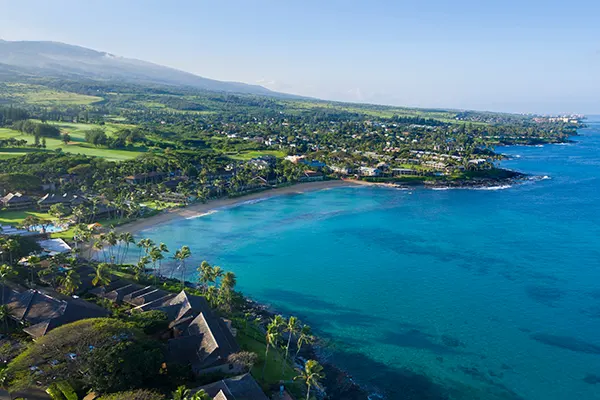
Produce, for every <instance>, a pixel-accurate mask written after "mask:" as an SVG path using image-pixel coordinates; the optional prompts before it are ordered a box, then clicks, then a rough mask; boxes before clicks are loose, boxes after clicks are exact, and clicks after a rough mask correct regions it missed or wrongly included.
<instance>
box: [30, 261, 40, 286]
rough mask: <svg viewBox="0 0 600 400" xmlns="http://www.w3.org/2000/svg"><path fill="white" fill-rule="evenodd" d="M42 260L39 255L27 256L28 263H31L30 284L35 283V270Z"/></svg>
mask: <svg viewBox="0 0 600 400" xmlns="http://www.w3.org/2000/svg"><path fill="white" fill-rule="evenodd" d="M40 262H41V260H40V258H39V257H37V256H29V257H28V258H27V264H28V265H29V271H30V272H31V280H30V284H32V285H33V271H34V270H35V268H37V267H38V265H39V264H40Z"/></svg>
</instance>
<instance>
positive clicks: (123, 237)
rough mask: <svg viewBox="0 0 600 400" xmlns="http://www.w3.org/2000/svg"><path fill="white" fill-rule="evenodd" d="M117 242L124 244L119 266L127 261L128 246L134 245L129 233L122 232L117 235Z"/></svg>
mask: <svg viewBox="0 0 600 400" xmlns="http://www.w3.org/2000/svg"><path fill="white" fill-rule="evenodd" d="M119 241H121V242H122V243H124V244H125V249H124V250H123V254H122V255H121V260H120V262H119V264H123V263H124V262H125V260H126V259H127V253H129V246H130V245H131V244H133V243H135V239H134V238H133V235H132V234H131V233H130V232H123V233H121V234H120V235H119Z"/></svg>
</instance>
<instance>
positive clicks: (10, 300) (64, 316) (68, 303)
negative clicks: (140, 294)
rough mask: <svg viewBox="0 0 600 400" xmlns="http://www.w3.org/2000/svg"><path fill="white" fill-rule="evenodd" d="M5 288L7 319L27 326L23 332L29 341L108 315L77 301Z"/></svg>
mask: <svg viewBox="0 0 600 400" xmlns="http://www.w3.org/2000/svg"><path fill="white" fill-rule="evenodd" d="M6 289H7V288H5V289H4V290H5V298H4V299H2V301H3V304H5V305H6V306H7V308H8V312H9V315H10V317H11V318H12V319H14V320H15V321H17V322H19V323H22V324H25V325H27V327H26V328H24V329H23V331H24V332H25V333H27V334H28V335H30V336H31V337H32V338H33V339H37V338H39V337H42V336H44V335H45V334H46V333H48V332H49V331H51V330H52V329H54V328H58V327H59V326H62V325H64V324H68V323H70V322H75V321H79V320H81V319H86V318H100V317H106V316H107V315H108V312H107V311H106V310H105V309H104V308H102V307H99V306H97V305H95V304H92V303H89V302H87V301H84V300H81V299H72V298H69V299H68V300H59V299H57V298H54V297H52V296H49V295H47V294H45V293H42V292H39V291H37V290H34V289H30V290H27V291H25V292H21V293H19V292H17V291H15V290H11V291H8V290H6Z"/></svg>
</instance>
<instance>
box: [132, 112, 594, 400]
mask: <svg viewBox="0 0 600 400" xmlns="http://www.w3.org/2000/svg"><path fill="white" fill-rule="evenodd" d="M588 123H589V128H586V129H582V130H581V131H580V134H581V136H578V137H575V138H574V141H575V143H572V144H565V145H546V146H540V147H505V148H501V149H499V151H500V152H502V153H505V154H508V155H510V156H512V159H510V160H507V161H504V162H503V165H504V166H505V167H507V168H511V169H515V170H518V171H522V172H525V173H528V174H531V175H532V176H534V178H532V179H531V180H529V181H527V182H525V183H523V184H519V185H514V186H510V187H498V188H491V189H489V188H488V189H487V190H473V189H469V190H467V189H449V190H426V189H414V190H398V189H389V188H381V187H347V188H336V189H330V190H322V191H318V192H311V193H305V194H298V195H286V196H280V197H274V198H270V199H267V200H264V201H253V202H249V203H246V204H242V205H239V206H235V207H231V208H226V209H221V210H216V212H213V213H210V214H206V215H203V216H201V217H197V218H191V219H183V220H177V221H174V222H172V223H169V224H166V225H160V226H157V227H155V228H152V229H149V230H146V231H143V232H141V233H140V234H138V237H141V236H143V237H151V238H152V239H154V240H155V241H157V242H165V243H166V244H167V245H168V246H169V248H170V249H171V250H174V249H175V248H176V247H180V246H182V245H189V246H190V247H191V250H192V253H193V257H192V260H193V263H190V262H188V264H190V265H196V264H198V263H199V262H200V261H202V260H207V261H209V262H210V263H211V264H216V265H219V266H221V267H222V268H224V269H225V270H231V271H233V272H235V273H236V275H237V276H238V288H239V289H240V290H241V291H243V292H244V293H245V294H246V295H248V296H250V297H252V298H254V299H256V300H257V301H260V302H264V303H267V304H270V305H272V307H273V308H274V309H276V310H280V311H281V312H283V313H285V314H288V315H289V314H292V315H297V316H298V317H299V318H301V319H302V321H303V322H305V323H307V324H309V325H311V326H312V327H313V330H314V331H316V332H317V333H318V334H319V335H321V336H322V337H324V338H326V341H327V343H328V344H327V346H326V348H325V349H324V351H325V352H326V353H327V355H328V357H329V358H330V360H331V361H333V362H335V363H336V364H337V365H339V366H340V367H341V368H343V369H345V370H347V371H348V372H349V373H351V374H352V375H353V377H354V378H355V379H356V381H357V382H359V383H361V384H362V385H364V386H366V387H368V388H369V390H371V391H372V392H374V393H379V394H381V395H383V396H384V397H385V398H388V399H445V398H448V399H486V400H487V399H528V400H554V399H556V400H563V399H580V400H584V399H585V400H587V399H600V118H597V119H595V120H594V119H590V120H589V121H588ZM194 263H195V264H194ZM190 269H192V268H190ZM194 269H195V267H194ZM189 279H194V277H193V276H192V274H191V273H190V276H189ZM596 379H598V381H597V382H596Z"/></svg>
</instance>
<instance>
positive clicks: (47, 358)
mask: <svg viewBox="0 0 600 400" xmlns="http://www.w3.org/2000/svg"><path fill="white" fill-rule="evenodd" d="M53 360H58V361H59V363H58V364H56V365H54V366H53V367H52V368H48V369H45V370H44V374H42V375H39V374H37V373H36V371H34V370H33V371H32V370H31V369H30V367H31V366H32V365H48V364H49V363H51V362H52V361H53ZM162 361H163V355H162V349H161V344H160V343H159V342H157V341H155V340H152V339H150V338H149V337H148V336H147V335H146V334H144V333H143V332H142V331H141V330H140V329H139V328H137V327H136V326H135V325H134V324H132V323H129V322H124V321H121V320H119V319H116V318H90V319H83V320H80V321H77V322H73V323H70V324H65V325H63V326H60V327H58V328H55V329H53V330H51V331H50V332H48V333H47V334H46V335H44V336H43V337H41V338H39V339H38V340H36V341H35V342H34V343H33V344H32V345H31V346H28V348H27V349H26V350H25V351H23V352H22V353H21V354H20V355H19V356H18V357H17V358H15V359H14V360H12V361H11V362H10V364H9V366H8V374H9V376H10V377H11V378H12V379H11V381H13V380H14V378H15V377H19V381H20V382H21V383H23V384H30V383H33V384H35V382H39V384H40V385H49V384H51V383H53V382H58V381H62V380H66V381H69V382H71V383H73V386H75V387H77V386H80V387H88V388H90V389H92V390H93V391H96V392H101V393H107V392H117V391H124V390H130V389H133V388H139V387H144V386H146V385H149V384H150V383H151V382H154V381H155V380H156V379H157V377H158V374H159V372H160V366H161V363H162Z"/></svg>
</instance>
